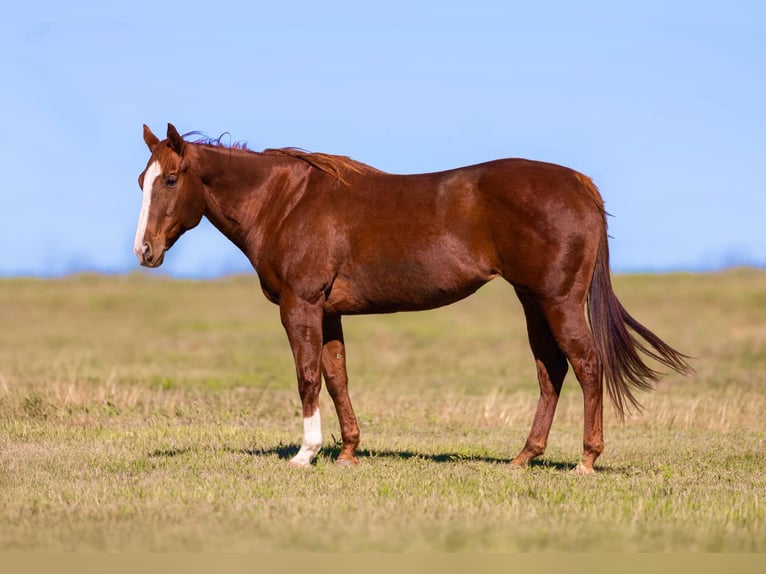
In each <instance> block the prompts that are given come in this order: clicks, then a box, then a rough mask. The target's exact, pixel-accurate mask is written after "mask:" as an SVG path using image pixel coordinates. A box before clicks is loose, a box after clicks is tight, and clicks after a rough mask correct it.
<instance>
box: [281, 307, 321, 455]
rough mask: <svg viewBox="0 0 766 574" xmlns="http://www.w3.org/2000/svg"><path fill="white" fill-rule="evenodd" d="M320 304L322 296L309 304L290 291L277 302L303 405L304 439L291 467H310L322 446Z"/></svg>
mask: <svg viewBox="0 0 766 574" xmlns="http://www.w3.org/2000/svg"><path fill="white" fill-rule="evenodd" d="M323 306H324V300H323V299H322V300H320V301H317V302H315V303H310V302H307V301H305V300H303V299H301V298H299V297H296V296H294V295H293V294H284V295H282V297H281V298H280V303H279V310H280V315H281V317H282V325H284V327H285V331H286V332H287V338H288V339H289V341H290V347H291V348H292V351H293V358H294V359H295V371H296V374H297V376H298V392H299V393H300V397H301V404H302V406H303V441H302V442H301V449H300V451H298V454H296V455H295V456H294V457H293V458H292V459H291V460H290V464H291V465H292V466H298V467H305V466H309V465H310V464H311V461H313V460H314V457H316V455H317V453H318V452H319V449H321V448H322V419H321V417H320V415H319V390H320V389H321V387H322V378H321V371H320V360H321V357H322V314H323Z"/></svg>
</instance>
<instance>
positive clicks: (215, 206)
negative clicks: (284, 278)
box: [199, 148, 302, 264]
mask: <svg viewBox="0 0 766 574" xmlns="http://www.w3.org/2000/svg"><path fill="white" fill-rule="evenodd" d="M199 160H200V161H201V167H202V172H201V175H202V178H203V181H204V182H205V188H206V194H207V196H206V209H205V216H206V217H207V218H208V219H209V220H210V222H211V223H212V224H213V225H214V226H215V227H216V228H217V229H218V230H219V231H220V232H221V233H223V234H224V235H225V236H226V237H227V238H228V239H229V240H230V241H231V242H232V243H234V244H235V245H236V246H237V247H239V249H240V250H242V251H243V252H244V253H245V255H247V257H248V258H249V259H250V261H251V262H253V264H255V263H256V260H257V259H258V252H259V251H260V245H261V243H262V238H263V234H264V233H265V231H266V229H265V228H267V227H271V225H270V223H271V222H270V219H273V212H274V211H275V204H280V205H282V207H285V205H284V203H285V200H286V199H287V198H290V197H295V196H296V193H295V192H296V190H297V187H298V185H296V184H297V181H298V180H296V178H295V177H294V176H293V177H291V174H290V173H289V172H290V170H289V169H285V165H284V160H282V161H279V160H278V158H271V157H267V156H264V155H262V154H258V153H248V152H244V151H240V150H230V149H228V148H220V149H219V148H204V149H203V150H202V151H201V154H200V158H199ZM275 160H277V161H275ZM301 179H302V178H301ZM275 192H278V193H275Z"/></svg>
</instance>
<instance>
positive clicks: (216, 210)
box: [133, 124, 691, 475]
mask: <svg viewBox="0 0 766 574" xmlns="http://www.w3.org/2000/svg"><path fill="white" fill-rule="evenodd" d="M191 134H194V135H199V134H198V132H190V134H185V135H184V136H181V135H180V134H179V133H178V131H177V130H176V128H175V127H174V126H173V125H172V124H168V127H167V134H166V137H165V139H164V140H160V139H159V138H158V137H157V136H156V135H154V133H152V131H151V130H150V129H149V128H148V127H147V126H146V125H144V126H143V139H144V142H145V143H146V145H147V146H148V148H149V151H150V153H151V156H150V158H149V160H148V162H147V164H146V167H145V169H144V171H143V172H141V174H140V176H139V178H138V184H139V187H140V188H141V190H142V193H143V198H142V203H141V211H140V215H139V220H138V227H137V230H136V235H135V242H134V246H133V250H134V252H135V254H136V256H137V257H138V260H139V262H140V264H141V265H142V266H145V267H150V268H154V267H159V266H160V265H161V264H162V262H163V260H164V257H165V253H166V252H167V251H168V249H170V248H171V247H172V246H173V244H174V243H175V242H176V241H177V240H178V238H179V237H180V236H181V235H182V234H183V233H184V232H186V231H188V230H190V229H192V228H194V227H195V226H196V225H197V224H199V222H200V221H201V219H202V217H203V216H204V217H206V218H207V219H208V220H210V222H211V223H212V224H213V225H214V226H215V227H216V228H217V229H218V230H219V231H220V232H221V233H223V235H225V236H226V237H227V238H228V239H229V240H230V241H231V242H232V243H234V245H236V246H237V247H238V248H239V249H240V250H241V251H242V252H243V253H244V254H245V255H246V256H247V258H248V259H249V261H250V263H251V264H252V266H253V268H254V269H255V271H256V273H257V276H258V279H259V281H260V285H261V289H262V291H263V293H264V295H265V296H266V297H267V299H268V300H269V301H271V302H273V303H275V304H276V305H278V306H279V312H280V317H281V321H282V325H283V326H284V329H285V331H286V333H287V339H288V341H289V344H290V348H291V350H292V354H293V358H294V361H295V369H296V377H297V381H298V392H299V395H300V400H301V406H302V412H303V437H302V441H301V446H300V449H299V451H298V453H297V454H296V455H295V456H294V457H293V458H292V459H291V460H290V464H291V465H293V466H296V467H308V466H310V465H311V464H312V461H313V460H314V459H315V457H316V455H317V453H318V452H319V450H320V449H321V447H322V428H321V417H320V413H319V406H318V404H319V403H318V398H319V393H320V389H321V384H322V379H324V381H325V385H326V387H327V390H328V392H329V394H330V397H331V398H332V401H333V403H334V406H335V410H336V414H337V417H338V422H339V424H340V429H341V439H342V445H341V450H340V453H339V455H338V457H337V459H336V461H335V463H336V464H338V465H350V466H353V465H357V464H358V462H359V461H358V459H357V457H356V451H357V448H358V445H359V438H360V435H359V426H358V424H357V419H356V415H355V413H354V409H353V407H352V404H351V400H350V399H349V395H348V374H347V370H346V349H345V343H344V338H343V329H342V325H341V318H342V316H344V315H356V314H375V313H392V312H397V311H419V310H426V309H432V308H436V307H441V306H443V305H448V304H450V303H453V302H456V301H458V300H460V299H463V298H465V297H467V296H468V295H471V294H473V293H474V292H475V291H476V290H477V289H479V287H481V286H482V285H484V284H485V283H487V282H488V281H490V280H492V279H494V278H497V277H502V278H503V279H505V280H506V281H508V282H509V283H510V284H511V285H512V286H513V288H514V290H515V293H516V295H517V297H518V299H519V300H520V302H521V305H522V307H523V310H524V315H525V318H526V327H527V333H528V339H529V345H530V348H531V350H532V355H533V357H534V360H535V364H536V366H537V380H538V384H539V387H540V395H539V399H538V404H537V410H536V412H535V415H534V419H533V422H532V427H531V430H530V432H529V435H528V437H527V440H526V443H525V444H524V447H523V448H522V450H521V451H520V452H519V454H518V456H516V457H515V458H513V459H512V460H511V461H510V464H511V466H512V467H514V468H525V467H528V466H529V464H530V461H531V460H532V459H534V458H535V457H538V456H540V455H542V454H543V453H544V451H545V448H546V444H547V441H548V435H549V432H550V428H551V424H552V422H553V416H554V413H555V410H556V404H557V402H558V398H559V394H560V392H561V388H562V384H563V381H564V377H565V375H566V373H567V370H568V368H569V365H571V366H572V369H573V370H574V373H575V376H576V377H577V380H578V382H579V383H580V386H581V389H582V393H583V404H584V430H583V453H582V456H581V458H580V462H579V464H577V465H576V467H575V468H574V472H575V473H576V474H581V475H586V474H591V473H593V472H594V466H593V465H594V462H595V461H596V459H597V458H598V456H599V455H600V454H601V453H602V452H603V450H604V438H603V424H602V421H603V395H604V388H606V391H607V393H608V395H609V397H610V398H611V400H612V402H613V404H614V407H615V408H616V411H617V413H618V414H619V415H620V416H621V417H624V415H625V413H626V410H628V409H630V410H633V409H638V410H641V404H640V402H639V401H638V399H637V398H636V396H635V395H634V393H633V391H634V390H650V389H652V388H653V386H654V382H656V381H657V380H658V379H659V377H660V376H661V373H660V372H659V371H657V370H656V369H655V368H654V367H652V366H650V365H649V364H647V362H646V360H645V356H648V357H651V358H653V359H654V360H656V361H657V362H658V363H659V364H660V365H664V366H665V367H668V368H670V369H672V370H674V371H677V372H678V373H682V374H687V373H689V372H690V371H691V367H690V366H689V363H688V362H687V359H688V357H687V356H686V355H684V354H682V353H680V352H679V351H677V350H676V349H674V348H673V347H671V346H670V345H668V344H667V343H665V342H664V341H663V340H661V339H660V338H659V337H658V336H657V335H655V334H654V333H652V332H651V331H650V330H649V329H647V328H646V327H644V326H643V325H642V324H641V323H639V322H638V321H637V320H636V319H634V318H633V317H632V316H631V315H630V314H629V313H628V312H627V311H626V310H625V308H624V307H623V306H622V304H621V303H620V301H619V300H618V299H617V296H616V295H615V293H614V291H613V289H612V283H611V277H610V268H609V248H608V240H607V222H606V215H607V214H606V211H605V209H604V203H603V200H602V198H601V195H600V194H599V191H598V189H597V188H596V186H595V185H594V183H593V181H592V180H591V179H590V178H589V177H587V176H585V175H583V174H581V173H579V172H577V171H574V170H572V169H570V168H567V167H563V166H560V165H555V164H551V163H544V162H539V161H532V160H527V159H499V160H495V161H489V162H486V163H480V164H477V165H471V166H468V167H461V168H458V169H452V170H448V171H441V172H436V173H423V174H415V175H397V174H391V173H387V172H383V171H380V170H378V169H376V168H374V167H372V166H369V165H366V164H364V163H361V162H358V161H355V160H352V159H350V158H349V157H346V156H339V155H330V154H323V153H310V152H307V151H304V150H301V149H299V148H280V149H266V150H264V151H262V152H255V151H252V150H250V149H248V148H247V147H246V146H244V145H240V144H232V145H224V144H222V143H221V142H220V139H219V140H212V139H209V138H199V139H196V140H190V139H189V136H190V135H191ZM642 355H644V356H642Z"/></svg>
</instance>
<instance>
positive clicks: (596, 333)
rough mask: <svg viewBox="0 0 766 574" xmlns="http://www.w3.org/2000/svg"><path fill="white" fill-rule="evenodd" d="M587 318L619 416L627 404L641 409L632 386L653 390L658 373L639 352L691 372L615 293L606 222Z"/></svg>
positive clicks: (677, 354) (678, 354) (685, 371)
mask: <svg viewBox="0 0 766 574" xmlns="http://www.w3.org/2000/svg"><path fill="white" fill-rule="evenodd" d="M588 321H589V323H590V327H591V331H592V332H593V338H594V340H595V343H596V350H597V352H598V356H599V359H600V361H601V365H602V371H603V377H604V380H605V382H606V389H607V392H608V393H609V397H610V398H611V399H612V402H613V403H614V406H615V408H616V409H617V412H618V413H619V415H620V417H621V418H624V416H625V411H626V410H628V409H629V408H630V407H632V408H634V409H635V410H637V411H641V410H642V407H641V403H639V401H638V399H636V397H635V396H634V395H633V389H640V390H642V391H648V390H652V389H653V388H654V383H655V382H656V381H657V380H658V379H659V377H660V375H661V373H660V372H658V371H656V370H655V369H653V368H652V367H650V366H649V365H647V364H646V363H645V362H644V359H643V357H641V354H640V353H644V354H645V355H647V356H649V357H652V358H653V359H655V360H656V361H658V362H659V363H661V364H663V365H665V366H666V367H669V368H671V369H673V370H674V371H676V372H678V373H682V374H689V373H691V372H693V369H692V368H691V367H690V366H689V364H688V363H687V361H686V359H688V358H689V357H688V356H686V355H684V354H682V353H680V352H678V351H676V350H675V349H674V348H673V347H671V346H670V345H668V344H667V343H665V342H664V341H663V340H662V339H660V338H659V337H658V336H657V335H655V334H654V333H652V332H651V331H650V330H649V329H647V328H646V327H644V326H643V325H642V324H641V323H639V322H638V321H636V320H635V319H634V318H633V317H631V315H630V314H629V313H628V312H627V311H626V310H625V308H624V307H623V306H622V304H621V303H620V301H619V300H618V299H617V296H616V295H615V294H614V291H613V290H612V280H611V278H610V274H609V245H608V243H607V233H606V221H604V226H603V230H602V233H601V241H600V244H599V248H598V255H597V257H596V267H595V270H594V271H593V279H592V280H591V284H590V291H589V292H588ZM629 329H630V331H633V333H635V334H636V335H638V337H636V336H635V335H634V334H633V333H631V332H630V331H629ZM626 407H627V408H626Z"/></svg>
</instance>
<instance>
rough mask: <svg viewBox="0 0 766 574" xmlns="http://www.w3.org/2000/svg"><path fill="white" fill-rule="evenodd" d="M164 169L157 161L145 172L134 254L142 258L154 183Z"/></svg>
mask: <svg viewBox="0 0 766 574" xmlns="http://www.w3.org/2000/svg"><path fill="white" fill-rule="evenodd" d="M161 172H162V168H160V162H158V161H155V162H154V163H152V165H150V166H149V167H148V168H147V170H146V172H144V187H143V188H142V192H143V198H142V199H141V214H140V215H139V216H138V228H136V238H135V239H134V240H133V253H135V254H136V255H137V256H138V258H139V259H140V258H141V251H142V250H143V248H144V235H145V234H146V224H147V223H148V222H149V207H151V204H152V188H153V187H154V182H155V181H156V179H157V178H158V177H159V176H160V173H161Z"/></svg>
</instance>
